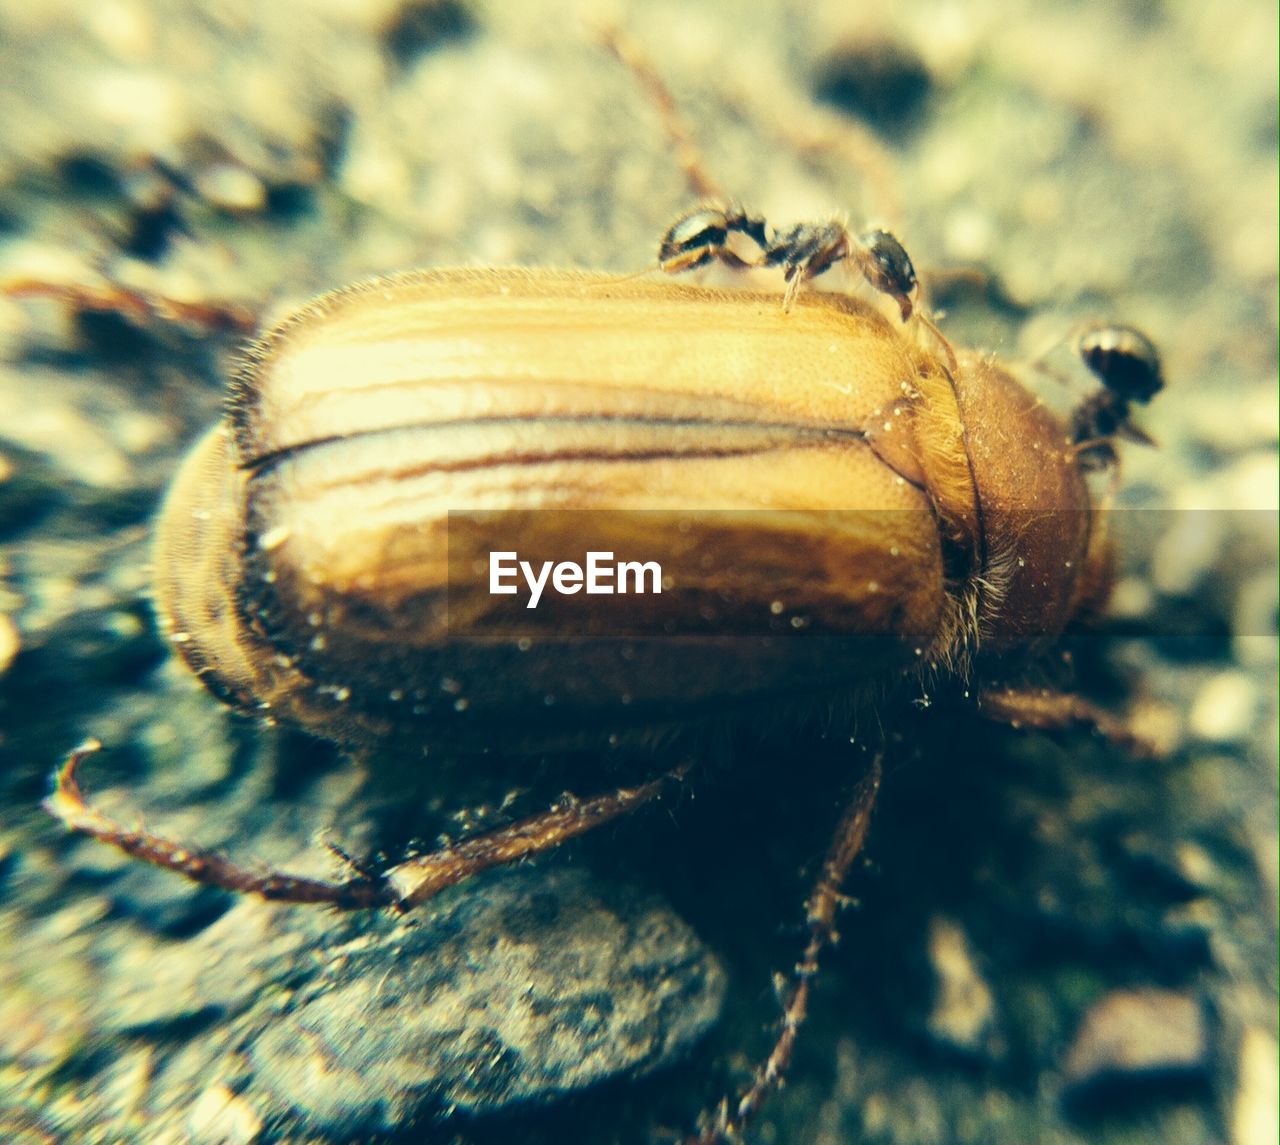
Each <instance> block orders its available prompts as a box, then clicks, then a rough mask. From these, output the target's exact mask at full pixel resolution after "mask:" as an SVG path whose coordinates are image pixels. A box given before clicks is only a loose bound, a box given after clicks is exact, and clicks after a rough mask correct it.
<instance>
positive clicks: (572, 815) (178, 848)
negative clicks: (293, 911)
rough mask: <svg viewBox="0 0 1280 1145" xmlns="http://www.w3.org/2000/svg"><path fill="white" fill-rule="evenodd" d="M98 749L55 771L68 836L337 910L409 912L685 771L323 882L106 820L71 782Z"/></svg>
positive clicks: (52, 806) (649, 795)
mask: <svg viewBox="0 0 1280 1145" xmlns="http://www.w3.org/2000/svg"><path fill="white" fill-rule="evenodd" d="M101 747H102V745H101V744H100V743H98V741H97V740H89V741H88V742H86V743H85V744H83V745H82V746H80V747H78V748H76V750H75V751H73V752H72V753H71V754H70V755H69V756H68V757H67V761H66V763H64V764H63V765H62V767H61V768H59V769H58V772H57V773H56V775H55V776H54V790H53V794H52V795H50V796H49V798H48V799H46V800H45V808H46V810H48V811H49V813H50V814H51V815H53V816H54V817H55V818H57V819H60V820H61V821H62V822H63V823H64V824H65V825H66V826H67V827H69V828H70V829H71V830H72V831H78V832H80V833H81V834H84V835H89V836H91V837H92V838H94V839H97V840H99V841H100V842H103V843H107V844H109V845H110V846H112V847H116V848H118V849H119V850H121V851H123V852H124V853H125V854H126V855H131V856H132V857H134V858H137V859H142V860H143V861H145V862H148V863H152V864H154V865H155V866H157V867H163V868H164V869H165V870H168V871H175V872H176V873H177V874H180V875H184V876H185V877H186V878H188V879H190V880H191V881H192V882H195V883H201V884H203V885H205V886H212V887H218V888H220V889H222V890H226V891H235V892H236V893H238V894H251V895H258V896H260V897H261V898H264V899H268V900H269V901H271V902H288V903H322V904H328V905H330V906H334V907H337V908H339V909H341V910H359V909H363V908H367V907H375V906H390V907H394V908H396V909H399V910H408V909H409V908H411V907H414V906H417V905H418V904H419V903H421V902H425V901H426V900H427V899H429V898H431V897H432V896H433V895H435V894H438V893H439V892H440V891H442V890H444V889H445V888H446V887H451V886H453V885H454V884H456V883H460V882H462V881H463V880H464V879H468V878H470V877H471V876H472V875H475V874H479V873H480V872H481V871H484V870H487V869H488V868H489V867H495V866H500V865H501V864H503V863H510V862H514V861H515V860H516V859H521V858H524V857H525V856H527V855H535V854H537V853H538V852H540V851H546V850H549V849H551V848H552V847H557V846H559V845H560V844H561V843H563V842H565V841H566V840H569V839H572V838H574V837H575V836H577V835H581V834H584V833H585V832H587V831H590V830H591V829H592V828H593V827H599V826H600V825H601V824H603V823H607V822H609V820H610V819H616V818H617V817H618V816H619V815H625V814H627V813H628V812H631V811H634V810H636V809H637V808H639V807H642V806H644V805H645V804H646V803H649V802H651V801H652V800H654V799H656V798H657V797H658V796H659V795H661V794H662V792H663V791H665V790H666V788H667V787H668V786H669V785H670V784H671V783H673V782H675V781H677V780H680V779H683V778H684V776H685V774H686V773H687V772H688V770H689V766H688V764H685V765H682V766H680V767H678V768H676V769H674V770H673V771H669V772H668V773H667V774H666V775H664V776H660V777H659V778H657V779H654V780H651V781H650V782H648V783H645V784H643V785H641V786H639V787H623V788H619V789H618V790H616V791H610V792H607V793H606V794H604V795H597V796H594V797H592V798H590V799H583V800H578V799H565V798H563V797H562V798H561V800H560V801H559V803H557V804H556V805H555V806H554V807H552V808H551V809H550V810H549V811H545V812H543V813H542V814H540V815H533V816H530V817H529V818H527V819H522V820H520V821H519V822H516V823H512V824H510V825H509V826H507V827H500V828H498V829H497V830H495V831H490V832H487V833H486V834H483V835H477V836H476V837H475V838H472V839H465V840H463V841H462V842H461V843H455V844H452V845H451V846H448V847H445V848H442V849H441V850H438V851H433V852H431V853H430V854H427V855H419V856H417V857H415V858H412V859H407V860H405V861H404V862H402V863H398V864H397V865H396V866H394V867H392V868H390V869H389V870H388V871H386V872H384V873H382V874H381V875H378V874H375V873H373V872H371V871H369V870H368V869H367V868H365V867H364V866H362V865H360V864H355V863H353V862H352V861H351V860H350V859H349V858H348V857H347V856H346V855H345V854H344V853H343V852H341V851H339V852H338V854H339V855H340V856H341V857H342V858H343V859H344V861H345V862H346V864H347V865H348V866H349V867H350V868H352V869H354V870H355V874H354V875H353V876H352V877H351V878H348V879H344V880H342V881H340V882H327V881H324V880H321V879H304V878H298V877H295V876H293V875H285V874H279V873H277V872H275V871H267V872H259V871H253V870H250V869H249V868H247V867H242V866H240V865H239V864H237V863H234V862H232V861H231V860H230V859H227V858H225V857H224V856H222V855H219V854H216V853H215V852H213V851H206V850H203V849H201V848H197V847H188V846H184V845H183V844H181V843H176V842H174V841H173V840H171V839H166V838H164V837H163V836H161V835H156V834H153V833H152V832H150V831H147V830H146V829H145V828H139V829H136V830H135V829H130V828H127V827H124V826H122V825H121V824H119V823H117V822H116V821H115V820H113V819H110V818H108V817H107V816H105V815H103V814H102V813H101V812H100V811H98V810H97V809H96V808H94V807H92V806H90V805H89V804H88V803H86V802H85V799H84V793H83V792H82V791H81V789H80V783H79V780H78V779H77V777H76V772H77V770H78V769H79V767H80V764H81V763H83V762H84V761H85V760H86V759H87V758H88V757H89V756H91V755H93V754H94V753H95V752H97V751H99V750H100V749H101Z"/></svg>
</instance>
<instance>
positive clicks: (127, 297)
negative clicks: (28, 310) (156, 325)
mask: <svg viewBox="0 0 1280 1145" xmlns="http://www.w3.org/2000/svg"><path fill="white" fill-rule="evenodd" d="M0 294H4V295H7V296H8V297H10V298H51V299H54V300H55V301H58V302H65V303H67V304H68V305H69V306H71V307H73V308H74V309H75V310H78V311H80V312H82V313H96V314H119V315H120V316H121V317H122V318H125V319H127V320H128V321H129V322H132V323H133V324H134V325H135V326H147V325H149V324H151V323H152V322H157V321H159V322H174V323H179V324H182V325H187V326H193V327H196V328H198V329H200V330H206V331H208V332H210V333H243V334H250V333H252V332H253V331H254V330H256V329H257V326H258V316H257V315H256V314H254V313H253V311H251V310H250V309H248V307H245V306H241V305H240V304H238V303H235V302H184V301H182V300H181V299H178V298H170V297H168V296H167V295H163V294H156V293H155V292H154V291H148V290H135V289H133V288H131V287H127V286H121V285H120V284H119V283H108V284H107V285H105V286H91V285H89V284H87V283H66V282H49V281H47V280H45V279H40V278H13V279H9V280H7V281H5V282H0Z"/></svg>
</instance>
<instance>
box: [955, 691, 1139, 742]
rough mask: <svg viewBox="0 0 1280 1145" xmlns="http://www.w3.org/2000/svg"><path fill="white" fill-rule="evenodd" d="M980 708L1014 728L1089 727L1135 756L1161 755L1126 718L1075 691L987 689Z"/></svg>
mask: <svg viewBox="0 0 1280 1145" xmlns="http://www.w3.org/2000/svg"><path fill="white" fill-rule="evenodd" d="M978 710H979V711H980V712H981V713H982V715H983V716H985V717H986V718H987V719H989V720H993V721H995V722H996V723H1003V724H1008V725H1009V726H1010V727H1013V728H1019V729H1021V728H1031V729H1035V730H1037V731H1048V732H1054V731H1059V732H1060V731H1069V730H1070V729H1072V728H1085V729H1088V730H1089V731H1092V732H1093V733H1094V734H1095V735H1099V736H1101V737H1102V738H1103V739H1105V740H1106V741H1107V742H1108V743H1110V744H1112V745H1113V746H1114V747H1117V748H1119V749H1120V750H1122V751H1125V752H1128V753H1130V754H1132V755H1137V756H1142V757H1144V758H1154V757H1156V756H1157V755H1159V754H1160V753H1159V749H1158V748H1157V746H1156V745H1155V744H1153V743H1152V742H1151V740H1149V739H1148V738H1147V737H1146V736H1144V735H1142V734H1141V733H1140V732H1139V731H1137V730H1136V729H1135V728H1133V727H1132V726H1131V725H1130V724H1129V723H1128V722H1127V721H1126V720H1124V719H1123V718H1121V717H1119V716H1116V715H1113V714H1112V713H1111V712H1108V711H1107V710H1106V709H1104V708H1102V707H1099V706H1098V705H1097V704H1094V703H1092V702H1091V701H1089V700H1086V699H1085V698H1084V697H1083V696H1077V695H1075V694H1074V693H1072V692H1059V691H1055V690H1054V689H1052V688H1014V687H999V688H985V689H983V691H982V692H981V693H980V694H979V696H978Z"/></svg>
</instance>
